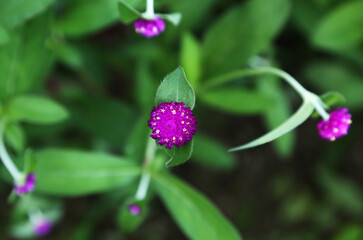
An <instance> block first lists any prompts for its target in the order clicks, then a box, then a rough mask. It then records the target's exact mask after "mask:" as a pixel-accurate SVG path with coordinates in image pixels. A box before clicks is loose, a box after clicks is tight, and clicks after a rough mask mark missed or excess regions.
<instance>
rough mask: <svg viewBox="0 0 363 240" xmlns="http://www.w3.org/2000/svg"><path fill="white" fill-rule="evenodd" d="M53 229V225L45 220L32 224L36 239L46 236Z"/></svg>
mask: <svg viewBox="0 0 363 240" xmlns="http://www.w3.org/2000/svg"><path fill="white" fill-rule="evenodd" d="M52 228H53V223H52V222H51V221H49V220H47V219H45V218H43V219H41V220H38V221H36V222H35V223H34V234H35V235H36V236H38V237H42V236H45V235H47V234H48V233H49V232H50V231H51V230H52Z"/></svg>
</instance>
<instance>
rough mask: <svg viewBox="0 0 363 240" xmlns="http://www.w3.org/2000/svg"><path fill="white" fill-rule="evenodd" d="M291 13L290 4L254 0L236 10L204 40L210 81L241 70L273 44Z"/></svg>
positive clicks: (204, 59)
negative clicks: (219, 75)
mask: <svg viewBox="0 0 363 240" xmlns="http://www.w3.org/2000/svg"><path fill="white" fill-rule="evenodd" d="M288 13H289V1H287V0H251V1H246V2H245V3H244V4H242V5H240V6H234V7H232V8H231V10H230V11H228V12H227V13H226V14H224V15H223V16H222V17H221V18H219V20H218V21H217V22H216V23H215V24H214V25H212V27H211V28H210V29H209V30H208V32H207V34H206V35H205V37H204V45H203V62H204V63H205V65H204V72H205V74H206V75H207V76H208V77H209V76H214V75H216V74H222V73H225V72H228V71H230V70H234V69H236V68H240V67H241V66H242V65H244V64H245V63H246V62H247V61H248V59H249V58H251V57H252V56H254V55H256V54H258V53H260V52H261V51H262V50H263V49H264V48H266V47H267V46H269V45H270V44H271V42H272V40H273V38H274V37H275V36H276V35H277V34H278V32H279V31H280V29H281V28H282V26H283V24H284V23H285V21H286V20H287V16H288ZM236 24H238V27H236Z"/></svg>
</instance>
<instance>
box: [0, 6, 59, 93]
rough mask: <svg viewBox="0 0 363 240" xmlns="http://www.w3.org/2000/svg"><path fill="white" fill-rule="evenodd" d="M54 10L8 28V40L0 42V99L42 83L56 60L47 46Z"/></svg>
mask: <svg viewBox="0 0 363 240" xmlns="http://www.w3.org/2000/svg"><path fill="white" fill-rule="evenodd" d="M50 20H51V14H50V12H45V13H44V14H42V15H40V16H38V17H36V18H34V19H33V20H32V21H30V22H29V23H27V24H26V25H24V26H23V27H21V28H17V29H16V30H15V31H13V32H11V33H10V32H9V41H8V43H6V44H2V45H1V46H0V79H1V81H0V99H7V98H9V97H10V96H13V95H15V94H18V93H23V92H26V91H29V90H32V89H35V88H36V87H39V86H41V85H42V82H43V81H44V79H45V75H46V74H47V72H48V71H49V70H50V68H51V66H52V64H53V62H54V61H53V55H52V54H51V53H50V52H49V51H48V50H47V49H46V48H45V41H46V39H47V37H48V34H49V27H50Z"/></svg>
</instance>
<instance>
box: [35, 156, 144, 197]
mask: <svg viewBox="0 0 363 240" xmlns="http://www.w3.org/2000/svg"><path fill="white" fill-rule="evenodd" d="M33 156H34V159H35V163H36V166H35V169H34V170H35V173H36V174H37V179H38V181H37V185H36V190H37V191H40V192H43V193H48V194H56V195H66V196H75V195H84V194H90V193H97V192H104V191H106V190H110V189H113V188H117V187H120V186H123V185H126V184H129V183H130V182H131V181H133V180H135V179H136V178H137V177H138V176H139V174H140V171H141V170H140V168H139V167H138V166H136V165H135V164H134V163H133V162H131V161H128V160H125V159H122V158H120V157H116V156H112V155H107V154H104V153H97V152H85V151H77V150H66V149H46V150H42V151H38V152H35V153H34V155H33Z"/></svg>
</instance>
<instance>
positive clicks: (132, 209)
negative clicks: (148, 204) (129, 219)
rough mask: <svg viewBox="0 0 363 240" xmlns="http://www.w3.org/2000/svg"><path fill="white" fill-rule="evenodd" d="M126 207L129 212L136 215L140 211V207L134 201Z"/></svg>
mask: <svg viewBox="0 0 363 240" xmlns="http://www.w3.org/2000/svg"><path fill="white" fill-rule="evenodd" d="M127 208H128V209H129V211H130V213H131V214H132V215H134V216H138V215H140V213H141V207H140V206H139V205H137V204H135V203H133V204H130V205H129V206H128V207H127Z"/></svg>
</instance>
